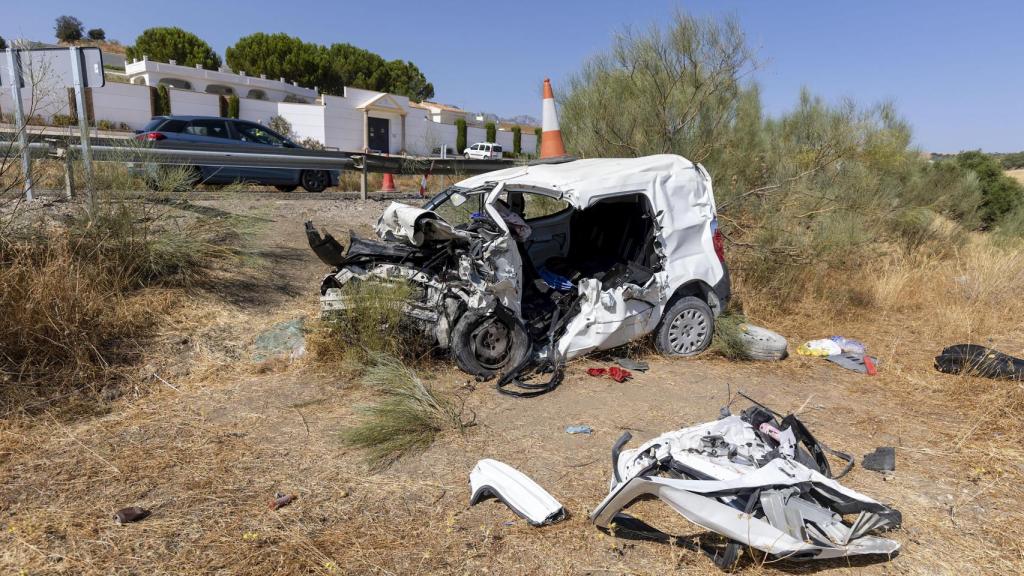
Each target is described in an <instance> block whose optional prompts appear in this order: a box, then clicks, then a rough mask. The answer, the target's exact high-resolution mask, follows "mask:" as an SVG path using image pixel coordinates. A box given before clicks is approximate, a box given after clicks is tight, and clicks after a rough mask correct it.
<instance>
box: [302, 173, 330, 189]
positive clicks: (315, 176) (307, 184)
mask: <svg viewBox="0 0 1024 576" xmlns="http://www.w3.org/2000/svg"><path fill="white" fill-rule="evenodd" d="M326 180H327V178H326V174H325V173H324V172H304V173H303V174H302V187H303V188H307V189H310V188H312V189H323V188H326V187H327V182H326Z"/></svg>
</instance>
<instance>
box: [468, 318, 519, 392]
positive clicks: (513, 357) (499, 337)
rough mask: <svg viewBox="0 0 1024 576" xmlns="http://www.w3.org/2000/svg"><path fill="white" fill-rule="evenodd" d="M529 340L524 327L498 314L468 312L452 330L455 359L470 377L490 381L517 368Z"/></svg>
mask: <svg viewBox="0 0 1024 576" xmlns="http://www.w3.org/2000/svg"><path fill="white" fill-rule="evenodd" d="M529 343H530V337H529V336H528V335H527V334H526V330H525V329H524V328H523V326H522V324H520V323H514V324H512V325H510V324H509V322H508V321H507V320H503V319H502V318H501V317H500V316H498V315H496V314H487V315H484V314H480V313H478V312H466V313H465V314H463V315H462V317H461V318H459V321H458V322H457V323H456V324H455V329H454V330H452V344H451V349H452V356H453V357H454V358H455V363H456V364H457V365H458V366H459V369H460V370H462V371H463V372H465V373H467V374H472V375H473V376H479V377H482V378H491V377H493V376H494V375H496V374H497V373H498V372H499V371H501V370H503V369H505V368H510V367H512V366H515V365H516V364H518V363H519V362H520V361H522V359H523V357H524V356H525V355H526V354H527V351H528V349H529Z"/></svg>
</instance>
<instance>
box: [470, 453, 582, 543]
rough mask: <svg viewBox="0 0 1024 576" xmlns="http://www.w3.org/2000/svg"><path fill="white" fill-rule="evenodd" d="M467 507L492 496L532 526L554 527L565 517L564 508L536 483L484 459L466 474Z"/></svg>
mask: <svg viewBox="0 0 1024 576" xmlns="http://www.w3.org/2000/svg"><path fill="white" fill-rule="evenodd" d="M469 490H470V497H469V505H470V506H472V505H474V504H476V503H477V502H479V501H480V500H481V499H482V498H484V497H486V496H494V497H495V498H497V499H498V500H501V501H502V502H504V503H505V505H506V506H508V507H509V508H511V509H512V511H513V512H515V513H516V514H518V515H519V516H521V517H523V518H525V519H526V520H527V522H529V523H530V524H531V525H533V526H543V525H545V524H554V523H555V522H558V521H560V520H562V519H564V518H565V508H563V507H562V505H561V504H559V503H558V500H555V498H554V497H553V496H552V495H551V494H548V492H547V491H546V490H544V489H543V488H541V487H540V486H539V485H538V484H537V483H536V482H534V481H533V480H531V479H530V478H529V477H528V476H526V475H525V474H523V473H522V472H520V471H518V470H516V469H515V468H513V467H511V466H509V465H508V464H505V463H504V462H498V461H497V460H491V459H489V458H485V459H483V460H481V461H479V462H477V463H476V466H474V467H473V471H472V472H470V473H469Z"/></svg>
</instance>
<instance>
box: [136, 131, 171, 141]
mask: <svg viewBox="0 0 1024 576" xmlns="http://www.w3.org/2000/svg"><path fill="white" fill-rule="evenodd" d="M165 138H167V136H164V135H163V134H161V133H159V132H146V133H145V134H139V135H138V136H136V137H135V139H136V140H139V141H141V142H146V141H148V142H155V141H157V140H163V139H165Z"/></svg>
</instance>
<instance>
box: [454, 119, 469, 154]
mask: <svg viewBox="0 0 1024 576" xmlns="http://www.w3.org/2000/svg"><path fill="white" fill-rule="evenodd" d="M466 147H467V143H466V121H465V120H464V119H462V118H456V119H455V153H456V154H462V151H463V150H465V149H466Z"/></svg>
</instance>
